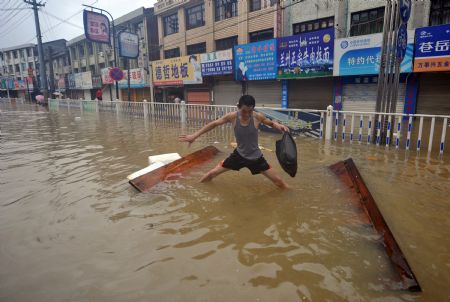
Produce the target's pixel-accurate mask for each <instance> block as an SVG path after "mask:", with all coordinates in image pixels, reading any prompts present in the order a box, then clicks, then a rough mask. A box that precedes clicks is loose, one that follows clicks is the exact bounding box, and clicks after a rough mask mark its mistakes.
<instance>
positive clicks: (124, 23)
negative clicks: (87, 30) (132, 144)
mask: <svg viewBox="0 0 450 302" xmlns="http://www.w3.org/2000/svg"><path fill="white" fill-rule="evenodd" d="M114 24H115V31H116V47H118V41H117V34H118V33H119V32H120V31H128V32H132V33H135V34H137V35H138V36H139V48H140V51H139V57H138V58H137V59H130V60H128V59H124V58H120V57H119V56H117V66H118V67H120V68H122V69H123V70H126V69H128V65H127V63H128V62H129V68H130V74H131V75H132V80H131V82H132V84H131V88H132V97H131V99H132V100H142V99H144V98H147V99H150V76H149V61H150V60H158V59H159V47H158V45H157V36H156V32H157V29H156V19H155V17H154V16H153V8H144V7H141V8H139V9H137V10H134V11H132V12H130V13H128V14H126V15H124V16H122V17H119V18H117V19H116V20H115V21H114ZM111 32H112V31H111ZM153 33H155V34H153ZM67 45H68V48H69V52H70V57H71V61H72V71H73V74H74V75H75V76H74V77H75V78H74V79H73V80H70V81H69V85H72V89H74V92H73V97H76V98H84V99H94V98H95V92H96V90H97V89H98V88H101V89H102V90H103V93H104V94H103V99H104V100H110V99H116V94H115V89H114V83H113V82H112V80H111V79H110V78H109V76H108V68H111V67H113V66H114V55H115V54H114V49H113V47H112V46H111V45H107V44H100V43H95V42H91V41H88V40H87V39H86V37H85V36H84V35H81V36H79V37H76V38H74V39H72V40H70V41H69V42H68V43H67ZM77 78H79V80H78V79H77ZM102 81H103V84H102ZM126 84H127V83H126V79H124V80H122V81H120V82H119V88H120V93H119V99H121V100H127V89H126V86H127V85H126Z"/></svg>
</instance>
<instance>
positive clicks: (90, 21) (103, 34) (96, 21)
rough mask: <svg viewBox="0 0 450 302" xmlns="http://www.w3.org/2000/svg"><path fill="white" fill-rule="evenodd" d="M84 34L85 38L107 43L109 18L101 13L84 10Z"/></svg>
mask: <svg viewBox="0 0 450 302" xmlns="http://www.w3.org/2000/svg"><path fill="white" fill-rule="evenodd" d="M83 23H84V34H85V36H86V39H88V40H90V41H92V42H97V43H107V44H109V19H108V17H106V16H105V15H103V14H100V13H96V12H93V11H88V10H84V12H83Z"/></svg>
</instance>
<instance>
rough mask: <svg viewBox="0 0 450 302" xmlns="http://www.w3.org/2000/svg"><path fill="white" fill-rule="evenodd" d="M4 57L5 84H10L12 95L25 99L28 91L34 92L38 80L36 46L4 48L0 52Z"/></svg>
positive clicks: (3, 73) (2, 68) (3, 74)
mask: <svg viewBox="0 0 450 302" xmlns="http://www.w3.org/2000/svg"><path fill="white" fill-rule="evenodd" d="M0 53H1V57H2V60H1V62H2V67H1V68H0V69H1V73H2V77H3V84H4V85H2V86H5V85H6V83H8V85H9V88H10V89H11V91H10V95H11V96H15V97H24V96H25V93H26V89H27V84H28V89H29V90H33V87H34V86H33V82H34V81H35V80H36V79H37V78H36V76H37V73H36V71H37V69H38V68H39V63H38V62H37V51H36V45H34V44H24V45H19V46H15V47H9V48H4V49H1V50H0Z"/></svg>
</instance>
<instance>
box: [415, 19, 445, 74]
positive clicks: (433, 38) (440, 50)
mask: <svg viewBox="0 0 450 302" xmlns="http://www.w3.org/2000/svg"><path fill="white" fill-rule="evenodd" d="M414 56H415V58H414V72H427V71H444V70H450V24H445V25H439V26H431V27H422V28H417V29H416V44H415V49H414Z"/></svg>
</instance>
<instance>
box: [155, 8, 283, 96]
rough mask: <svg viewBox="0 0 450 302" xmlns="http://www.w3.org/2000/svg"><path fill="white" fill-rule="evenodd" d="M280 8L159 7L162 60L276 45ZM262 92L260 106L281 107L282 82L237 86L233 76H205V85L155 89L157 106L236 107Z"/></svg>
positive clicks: (157, 10)
mask: <svg viewBox="0 0 450 302" xmlns="http://www.w3.org/2000/svg"><path fill="white" fill-rule="evenodd" d="M276 11H277V10H276V6H274V5H272V3H271V1H269V0H258V1H237V0H230V1H229V0H227V1H225V0H218V1H210V2H208V1H198V0H196V1H171V0H163V1H158V2H157V3H156V4H155V15H156V16H157V18H158V28H159V43H160V48H161V50H160V52H161V53H160V54H161V58H163V59H170V58H174V57H182V56H192V55H197V56H198V55H199V54H202V53H211V52H214V51H223V50H227V49H232V48H233V47H234V46H235V45H238V44H245V43H249V42H257V41H262V40H268V39H272V38H274V37H275V35H276V23H275V22H274V20H275V16H276ZM261 89H263V91H261ZM247 90H248V91H249V93H257V92H262V93H261V95H262V98H259V103H267V104H276V103H277V101H276V100H275V99H274V98H271V97H270V96H273V97H277V96H279V95H280V94H281V85H280V83H279V82H278V83H277V82H272V83H270V85H268V82H265V81H262V82H251V83H250V82H248V83H242V82H237V81H235V80H234V77H233V75H232V74H231V75H219V76H206V77H204V78H203V83H202V84H201V85H199V84H192V85H172V86H171V85H164V86H159V87H157V89H155V91H156V93H157V97H156V99H157V100H160V101H170V99H171V96H172V97H173V96H178V97H180V98H182V99H185V100H186V101H187V102H188V103H206V102H208V103H214V104H235V103H236V102H237V99H238V98H239V97H240V95H242V93H244V92H246V91H247Z"/></svg>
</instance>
